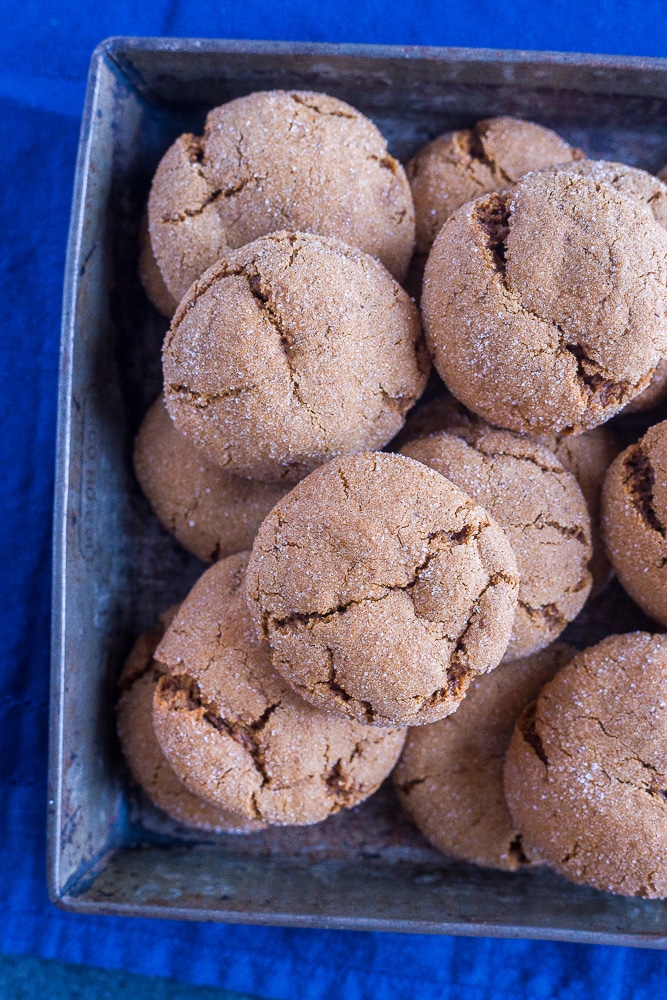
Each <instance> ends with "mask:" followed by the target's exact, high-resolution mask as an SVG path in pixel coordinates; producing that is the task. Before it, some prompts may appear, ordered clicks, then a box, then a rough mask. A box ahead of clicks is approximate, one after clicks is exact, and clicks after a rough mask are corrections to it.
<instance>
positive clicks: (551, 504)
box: [401, 423, 591, 660]
mask: <svg viewBox="0 0 667 1000" xmlns="http://www.w3.org/2000/svg"><path fill="white" fill-rule="evenodd" d="M401 454H402V455H407V456H409V457H410V458H414V459H415V460H416V461H418V462H423V463H424V465H427V466H429V467H430V468H431V469H435V471H436V472H439V473H440V474H441V475H442V476H445V477H446V478H447V479H449V480H450V481H451V482H452V483H454V485H455V486H458V488H459V489H460V490H462V491H463V492H464V493H466V494H467V495H468V496H470V497H471V498H472V499H473V500H474V502H475V503H478V504H479V505H480V506H481V507H484V509H485V510H487V511H488V512H489V514H490V515H491V517H493V518H495V519H496V521H497V522H498V523H499V524H500V525H501V526H502V527H503V528H504V529H505V532H506V534H507V537H508V539H509V542H510V544H511V546H512V549H513V551H514V555H515V556H516V561H517V566H518V568H519V576H520V581H521V582H520V585H519V597H518V603H517V609H516V614H515V616H514V626H513V628H512V637H511V639H510V641H509V645H508V646H507V650H506V652H505V656H504V659H505V660H514V659H516V658H517V657H519V656H527V655H529V654H530V653H535V652H537V650H539V649H542V648H543V647H544V646H547V645H548V644H549V643H550V642H553V640H554V639H555V638H556V637H557V636H559V635H560V633H561V632H562V631H563V629H564V628H565V627H566V625H568V623H569V622H571V621H572V620H573V619H574V618H575V617H576V616H577V615H578V614H579V612H580V611H581V609H582V608H583V606H584V604H585V603H586V598H587V597H588V594H589V592H590V589H591V575H590V572H589V569H588V563H589V560H590V558H591V527H590V518H589V515H588V510H587V508H586V502H585V500H584V497H583V495H582V492H581V489H580V488H579V485H578V483H577V481H576V479H575V478H574V476H573V475H572V474H571V473H569V472H567V471H566V470H565V469H564V468H563V466H562V465H561V463H560V462H559V461H558V459H557V458H556V457H555V455H553V454H552V452H550V451H548V450H547V449H546V448H544V447H543V446H542V445H540V444H538V443H537V442H535V441H533V440H531V439H530V438H528V437H526V436H523V435H520V434H513V433H512V432H511V431H501V430H496V429H495V428H493V427H488V426H485V425H484V424H481V423H480V424H479V425H478V426H477V427H474V426H472V427H469V428H465V427H459V428H457V429H456V430H453V431H452V432H451V433H447V432H445V431H441V432H440V433H437V434H432V435H431V436H430V437H426V438H421V439H420V440H417V441H412V442H410V443H409V444H406V445H404V446H403V448H401Z"/></svg>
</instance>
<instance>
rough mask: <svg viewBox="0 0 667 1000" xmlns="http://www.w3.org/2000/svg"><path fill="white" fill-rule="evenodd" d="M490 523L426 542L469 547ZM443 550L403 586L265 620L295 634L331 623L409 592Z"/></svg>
mask: <svg viewBox="0 0 667 1000" xmlns="http://www.w3.org/2000/svg"><path fill="white" fill-rule="evenodd" d="M489 526H490V525H489V522H488V521H481V522H480V523H479V524H478V525H476V526H473V525H471V524H466V525H464V526H463V528H460V529H459V530H458V531H434V532H431V533H429V534H428V535H427V536H426V540H427V541H428V542H429V543H431V542H433V541H436V540H439V539H442V538H446V539H447V540H448V541H449V542H450V544H451V545H467V544H468V543H469V542H471V541H476V540H477V538H479V536H480V535H481V534H482V532H483V531H484V530H485V529H486V528H488V527H489ZM442 551H443V549H442V548H440V547H437V548H435V549H431V548H430V544H429V551H428V552H427V554H426V556H425V557H424V558H423V559H422V561H421V562H420V563H418V564H417V565H416V566H415V567H414V569H413V570H412V574H411V578H410V579H409V580H408V581H407V583H404V584H376V586H378V587H379V588H381V589H382V591H383V592H382V593H381V594H378V595H377V596H373V595H370V594H366V595H364V596H363V597H356V598H354V597H353V598H350V599H349V600H348V601H342V602H341V603H340V604H337V605H336V606H335V607H333V608H328V609H327V610H326V611H293V612H291V613H290V614H288V615H285V616H283V617H281V618H274V617H272V616H271V615H270V613H268V612H267V613H266V614H265V621H266V623H267V624H268V622H269V621H270V622H271V624H272V625H273V627H274V628H275V629H277V630H278V631H283V632H285V633H289V632H294V631H296V626H297V625H305V626H306V628H308V626H309V625H311V624H313V623H315V622H324V621H329V620H330V619H331V618H333V617H334V616H335V615H339V614H345V612H346V611H348V610H349V609H350V608H352V607H356V606H358V605H362V604H365V603H367V602H370V601H384V600H386V598H387V597H388V596H389V594H391V593H395V592H400V591H403V592H406V591H410V590H411V589H412V588H413V587H414V586H415V585H416V584H417V583H418V582H419V580H420V577H421V574H422V573H423V572H424V571H425V570H426V569H427V568H428V566H429V564H430V563H431V561H432V560H433V559H434V558H435V557H436V556H437V555H439V554H440V553H441V552H442ZM501 578H504V579H505V580H506V581H507V582H510V577H508V576H507V575H506V574H503V573H502V572H500V573H496V574H494V577H493V578H492V579H493V580H496V579H497V580H500V579H501ZM491 585H492V584H491V581H489V583H487V585H486V586H485V587H484V588H483V590H482V591H481V592H480V593H479V595H478V596H477V598H476V599H475V600H476V601H479V600H480V599H481V597H482V596H483V594H484V593H485V592H486V590H488V588H489V586H491ZM511 585H512V586H515V585H516V581H511Z"/></svg>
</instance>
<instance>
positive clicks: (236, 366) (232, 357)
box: [163, 233, 430, 482]
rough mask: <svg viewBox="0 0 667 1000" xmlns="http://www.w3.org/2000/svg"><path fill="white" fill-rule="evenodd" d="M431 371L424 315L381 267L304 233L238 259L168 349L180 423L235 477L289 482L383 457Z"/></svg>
mask: <svg viewBox="0 0 667 1000" xmlns="http://www.w3.org/2000/svg"><path fill="white" fill-rule="evenodd" d="M429 369H430V364H429V361H428V357H427V354H426V351H425V348H424V344H423V340H422V338H421V327H420V322H419V313H418V310H417V308H416V306H415V305H414V303H413V302H412V301H411V300H410V299H409V298H408V296H407V295H406V294H405V292H404V291H403V289H402V288H401V287H400V285H398V283H397V282H396V281H394V279H393V278H392V277H391V275H390V274H389V273H388V271H386V270H385V268H384V267H383V266H382V264H380V262H379V261H377V260H376V259H375V258H373V257H369V256H368V255H367V254H365V253H362V252H361V251H360V250H355V249H353V248H352V247H348V246H346V245H345V244H344V243H341V242H340V241H339V240H333V239H327V238H324V237H319V236H311V235H309V234H305V233H297V234H294V233H274V234H272V235H271V236H266V237H263V238H262V239H260V240H256V241H255V242H254V243H250V244H248V246H245V247H243V248H241V249H240V250H235V251H230V252H228V253H226V254H225V256H224V257H223V258H222V259H221V260H219V261H218V263H217V264H215V265H214V266H213V267H211V268H210V269H209V270H208V271H207V272H206V273H205V274H204V275H203V276H202V278H200V280H199V281H197V282H196V283H195V285H193V287H192V288H191V289H190V294H189V296H188V297H187V298H186V299H184V300H183V302H181V304H180V306H179V308H178V310H177V312H176V315H175V316H174V319H173V322H172V325H171V329H170V330H169V332H168V334H167V337H166V339H165V343H164V349H163V371H164V384H165V401H166V405H167V409H168V410H169V413H170V415H171V417H172V419H173V420H174V423H175V424H176V426H177V427H178V428H179V429H180V430H181V431H182V432H183V433H184V434H185V435H186V436H187V437H189V438H190V439H191V440H192V442H193V443H194V444H195V445H197V447H199V448H201V450H202V451H203V452H204V453H205V454H206V455H207V457H208V458H209V459H210V460H211V461H212V462H215V463H216V464H218V465H220V466H222V467H224V468H225V469H226V470H227V471H228V472H231V473H233V474H234V475H240V476H248V477H250V478H256V479H281V478H282V479H284V481H286V482H295V481H297V480H298V479H300V478H302V477H303V476H304V475H305V474H306V473H307V472H309V471H310V470H311V469H313V468H315V467H316V466H317V465H321V464H322V463H323V462H326V461H327V460H328V459H330V458H331V457H333V456H334V455H337V454H340V453H344V452H356V451H363V450H365V449H368V448H381V447H383V446H384V445H385V444H386V443H387V441H389V440H390V439H391V438H392V437H393V436H394V434H396V433H397V431H398V430H399V429H400V428H401V426H402V425H403V421H404V418H405V414H406V413H407V411H408V410H409V409H410V407H411V406H412V405H413V403H414V402H415V400H416V399H417V398H418V397H419V396H420V395H421V393H422V392H423V390H424V386H425V385H426V379H427V377H428V372H429Z"/></svg>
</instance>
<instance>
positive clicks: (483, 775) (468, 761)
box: [393, 642, 575, 871]
mask: <svg viewBox="0 0 667 1000" xmlns="http://www.w3.org/2000/svg"><path fill="white" fill-rule="evenodd" d="M574 652H575V651H574V649H572V648H571V647H570V646H567V645H566V644H565V643H558V642H557V643H554V644H553V645H552V646H549V647H548V648H547V649H543V650H542V651H541V652H540V653H535V654H534V655H533V656H529V657H526V658H525V659H522V660H515V661H514V662H513V663H505V664H503V665H502V666H500V667H498V668H497V669H496V670H494V671H492V673H491V674H490V675H488V676H484V677H478V678H477V679H476V680H474V681H473V682H472V683H471V685H470V687H469V688H468V691H467V693H466V696H465V698H464V699H463V701H462V702H461V704H460V706H459V708H458V709H457V710H456V712H454V714H453V715H450V716H448V717H447V718H446V719H441V720H440V722H434V723H433V724H432V725H430V726H419V727H418V728H415V729H411V730H410V731H409V732H408V738H407V740H406V742H405V746H404V748H403V752H402V754H401V757H400V759H399V762H398V764H397V765H396V767H395V769H394V772H393V779H394V784H395V786H396V791H397V793H398V797H399V800H400V802H401V805H402V806H403V808H404V809H405V811H406V812H407V813H408V815H409V816H410V817H411V819H412V820H413V821H414V822H415V823H416V825H417V826H418V827H419V829H420V830H421V832H422V833H423V834H424V836H425V837H426V838H427V839H428V840H430V842H431V843H432V844H433V845H434V846H435V847H437V848H438V850H440V851H443V852H444V853H445V854H450V855H451V856H452V857H455V858H459V859H460V860H462V861H472V862H473V863H474V864H478V865H485V866H486V867H489V868H500V869H504V870H505V871H517V869H519V868H523V867H525V866H526V865H531V864H534V863H535V862H536V861H537V862H538V863H539V859H536V858H534V857H531V856H530V854H529V853H527V852H526V850H525V849H524V847H523V844H522V838H521V833H520V831H519V829H518V828H517V825H516V823H514V822H513V820H512V817H511V816H510V812H509V809H508V808H507V803H506V801H505V793H504V791H503V761H504V758H505V751H506V750H507V747H508V745H509V741H510V738H511V736H512V731H513V729H514V723H515V721H516V719H517V717H518V716H519V715H520V714H521V711H522V710H523V708H524V706H525V705H526V704H528V702H531V701H534V700H535V698H537V696H538V694H539V693H540V690H541V689H542V687H543V686H544V684H546V682H547V681H550V680H551V678H552V677H553V676H554V674H555V673H556V672H557V671H558V670H560V668H561V667H563V666H564V665H565V664H566V663H568V662H569V660H571V659H572V657H573V656H574Z"/></svg>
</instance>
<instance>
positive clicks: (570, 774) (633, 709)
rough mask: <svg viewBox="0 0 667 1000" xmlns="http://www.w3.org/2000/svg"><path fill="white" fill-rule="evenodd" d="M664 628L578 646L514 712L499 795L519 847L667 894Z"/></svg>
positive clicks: (592, 881) (616, 885)
mask: <svg viewBox="0 0 667 1000" xmlns="http://www.w3.org/2000/svg"><path fill="white" fill-rule="evenodd" d="M666 691H667V637H666V636H664V635H650V634H649V633H647V632H633V633H630V634H628V635H614V636H609V637H608V638H607V639H604V640H603V641H602V642H600V643H598V645H597V646H593V647H591V648H590V649H587V650H585V651H584V652H583V653H580V654H579V655H578V656H576V657H575V658H574V659H573V660H572V661H571V663H569V664H568V665H567V666H566V667H563V669H562V670H561V671H560V672H559V673H558V674H556V676H555V678H554V679H553V680H552V681H551V682H550V683H548V684H547V685H546V687H545V688H543V690H542V693H541V694H540V695H539V697H538V699H537V702H533V703H532V704H531V705H530V706H528V707H527V708H526V709H525V710H524V712H523V714H522V715H521V717H520V718H519V720H518V722H517V724H516V727H515V730H514V734H513V736H512V739H511V742H510V746H509V750H508V752H507V758H506V762H505V795H506V798H507V803H508V805H509V807H510V811H511V813H512V816H513V818H514V821H515V823H516V824H517V826H518V828H519V830H520V831H521V833H522V835H523V844H524V845H525V846H524V849H525V850H527V851H528V852H529V853H532V852H533V851H535V852H536V853H537V855H538V856H539V857H541V858H542V859H543V860H544V861H545V862H546V863H547V864H548V865H550V866H551V867H552V868H555V869H556V871H559V872H561V874H563V875H565V876H566V877H567V878H569V879H570V880H571V881H573V882H578V883H580V884H586V885H592V886H594V887H595V888H596V889H606V890H607V891H608V892H615V893H620V894H622V895H625V896H645V897H651V898H663V897H665V896H667V698H666V697H665V692H666Z"/></svg>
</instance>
